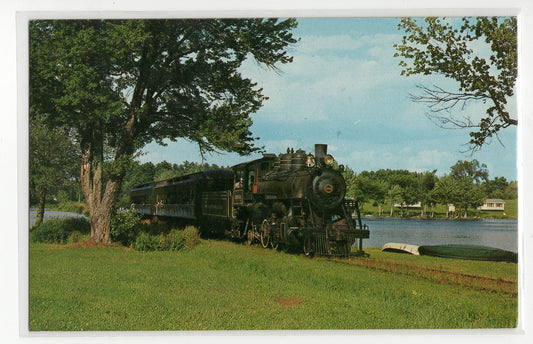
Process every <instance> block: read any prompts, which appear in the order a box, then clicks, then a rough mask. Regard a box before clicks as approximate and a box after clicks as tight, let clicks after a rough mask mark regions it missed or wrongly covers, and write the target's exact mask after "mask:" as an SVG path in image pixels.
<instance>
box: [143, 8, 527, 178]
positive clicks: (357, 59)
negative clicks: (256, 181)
mask: <svg viewBox="0 0 533 344" xmlns="http://www.w3.org/2000/svg"><path fill="white" fill-rule="evenodd" d="M398 21H399V19H398V18H305V19H301V18H300V19H298V23H299V25H298V28H297V29H296V30H295V31H294V34H295V36H296V37H300V41H299V42H298V43H297V44H296V45H295V46H293V47H291V49H290V53H291V54H292V55H293V56H294V62H293V63H291V64H287V65H280V66H279V67H280V70H281V71H280V72H279V73H276V72H273V71H272V70H268V69H265V68H261V67H259V66H258V65H257V64H256V63H255V62H254V61H253V60H252V61H249V62H247V63H246V64H245V65H243V67H242V68H241V71H242V73H243V74H244V75H246V76H248V77H250V78H251V79H252V80H254V81H256V82H257V83H258V85H259V87H262V88H263V92H264V94H265V95H266V96H268V97H269V98H270V99H269V100H267V101H265V102H264V105H263V107H262V108H261V109H260V110H259V111H258V112H257V113H256V114H254V115H253V116H252V118H253V120H254V124H253V126H252V128H251V129H252V133H253V135H254V137H260V140H259V141H258V142H257V146H264V147H265V150H266V151H267V152H272V153H280V152H283V151H285V150H286V149H287V147H292V148H294V149H298V148H302V149H304V150H306V151H312V150H313V147H314V144H315V143H326V144H328V145H329V153H331V154H333V155H334V157H335V158H336V160H337V161H338V162H339V163H342V164H344V165H347V166H349V167H350V168H352V169H353V170H355V171H356V172H361V171H364V170H367V171H371V170H378V169H382V168H383V169H386V168H390V169H407V170H410V171H427V170H434V169H436V170H437V175H443V174H445V173H448V172H449V170H450V166H452V165H454V164H455V163H456V162H457V161H458V160H472V159H477V160H478V161H479V162H481V163H484V164H486V165H487V166H488V169H489V174H490V178H494V177H499V176H503V177H505V178H507V180H517V163H516V161H517V149H516V145H517V144H516V139H517V137H516V135H517V131H516V128H515V127H511V128H508V129H505V130H504V131H502V132H501V133H500V140H501V141H502V142H503V144H504V146H502V145H501V144H500V143H499V142H497V141H496V140H494V142H492V144H490V145H487V146H485V147H483V148H482V150H480V151H477V152H475V153H474V154H473V155H472V154H471V153H470V152H467V153H464V151H465V150H466V146H465V144H466V143H467V141H468V138H469V136H468V131H467V130H445V129H442V128H439V127H437V126H436V125H435V124H433V123H432V122H431V121H430V120H429V119H428V118H427V117H426V116H425V113H426V108H425V106H424V105H423V104H417V103H413V102H412V101H410V100H409V93H416V92H417V90H416V85H417V84H424V85H427V86H431V85H433V84H437V85H439V86H444V87H445V88H447V89H450V90H454V87H455V84H454V82H451V81H449V80H444V79H442V78H438V77H427V76H411V77H403V76H401V75H400V71H401V69H400V67H399V66H398V62H399V58H395V57H394V52H395V50H394V48H393V44H394V43H398V42H400V39H401V37H402V33H401V32H400V31H398V30H397V23H398ZM476 49H478V50H479V54H480V55H481V56H483V54H484V53H486V49H487V48H486V47H484V46H482V45H479V46H478V47H476ZM510 103H511V106H510V109H511V110H512V111H516V99H514V98H513V99H511V101H510ZM484 112H485V109H484V107H483V105H482V104H473V105H471V106H470V107H469V108H467V109H466V111H465V112H464V113H461V112H455V113H454V115H455V116H457V117H461V116H462V115H463V114H469V115H472V116H473V117H474V118H476V116H480V115H483V114H484ZM514 117H515V118H516V116H514ZM143 151H144V152H145V155H143V156H142V157H140V159H139V160H140V161H141V162H147V161H151V162H153V163H157V162H159V161H162V160H166V161H168V162H171V163H181V162H183V161H185V160H188V161H197V162H199V161H201V158H200V154H199V151H198V149H197V148H196V146H195V145H194V144H191V143H188V142H186V141H183V140H179V141H178V142H176V143H169V144H168V146H158V145H157V144H155V143H153V144H149V145H147V146H146V147H145V148H144V149H143ZM257 157H259V155H253V156H248V157H240V156H239V155H238V154H231V153H224V154H213V155H208V156H207V157H206V162H209V163H216V164H218V165H223V166H228V165H233V164H237V163H240V162H243V161H247V160H251V159H254V158H257Z"/></svg>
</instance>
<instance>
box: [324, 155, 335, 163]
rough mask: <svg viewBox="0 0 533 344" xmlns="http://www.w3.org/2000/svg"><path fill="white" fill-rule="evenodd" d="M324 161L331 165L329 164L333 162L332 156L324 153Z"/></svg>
mask: <svg viewBox="0 0 533 344" xmlns="http://www.w3.org/2000/svg"><path fill="white" fill-rule="evenodd" d="M324 163H325V164H326V165H331V164H333V157H332V156H331V155H329V154H328V155H326V156H325V157H324Z"/></svg>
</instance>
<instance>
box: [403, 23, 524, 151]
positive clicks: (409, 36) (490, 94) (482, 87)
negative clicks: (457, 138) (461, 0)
mask: <svg viewBox="0 0 533 344" xmlns="http://www.w3.org/2000/svg"><path fill="white" fill-rule="evenodd" d="M453 21H454V19H453V18H452V19H448V18H436V17H428V18H425V22H424V23H421V24H419V23H417V20H416V19H414V18H402V20H401V22H400V24H399V25H398V29H399V30H401V31H404V32H405V35H404V36H403V39H402V42H401V43H399V44H395V45H394V47H395V48H396V50H397V53H396V54H395V56H397V57H402V58H403V59H402V60H401V61H400V63H399V65H400V66H401V67H402V68H403V70H402V72H401V74H402V75H405V76H410V75H416V74H420V75H431V74H435V75H442V76H444V77H446V78H449V79H452V80H455V81H457V83H458V91H448V90H444V89H442V88H440V87H438V86H434V87H433V88H429V87H425V86H420V88H421V89H422V92H423V95H422V96H412V97H411V98H412V100H414V101H418V102H423V103H426V104H428V106H429V111H430V114H429V117H430V118H432V119H433V120H434V121H435V123H436V124H437V125H439V126H442V127H445V128H457V127H460V128H472V129H473V131H471V132H470V145H471V148H472V149H478V148H480V147H481V146H482V145H483V144H485V143H486V142H487V141H488V140H489V139H490V138H492V137H493V136H496V137H497V133H498V131H499V130H500V129H503V128H507V127H509V126H510V125H516V124H518V121H517V120H516V119H515V118H516V115H515V114H511V113H509V110H507V103H508V98H509V97H511V96H513V94H514V85H515V82H516V76H517V63H518V58H517V56H518V55H517V18H516V17H507V18H504V17H500V18H498V17H491V18H489V17H477V18H472V17H465V18H462V25H460V26H459V24H454V23H453ZM483 44H485V45H486V46H487V48H488V49H487V50H489V49H490V54H489V56H479V55H476V53H477V52H479V51H480V49H476V50H475V49H473V47H474V46H476V45H477V46H478V47H479V46H480V45H483ZM475 52H476V53H475ZM470 102H483V103H489V104H490V106H489V107H488V108H487V110H486V116H485V117H483V118H481V120H479V123H475V122H473V121H472V120H471V119H470V118H469V117H468V116H467V117H466V119H457V118H454V117H453V116H451V115H450V116H447V115H446V114H449V113H450V112H451V110H452V109H453V108H454V107H456V106H457V107H459V108H463V109H464V108H465V107H466V106H467V105H468V104H469V103H470ZM443 114H444V115H443ZM513 117H515V118H513Z"/></svg>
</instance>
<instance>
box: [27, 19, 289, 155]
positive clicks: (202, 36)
mask: <svg viewBox="0 0 533 344" xmlns="http://www.w3.org/2000/svg"><path fill="white" fill-rule="evenodd" d="M295 26H296V21H295V20H293V19H287V20H284V21H278V20H277V19H223V20H214V19H205V20H196V19H188V20H65V21H60V20H56V21H46V20H45V21H33V22H31V23H30V61H31V63H30V68H31V81H30V82H31V97H32V102H31V103H32V106H33V108H34V109H37V108H38V109H39V111H41V112H46V113H49V114H51V116H50V118H49V120H50V121H52V122H55V123H58V124H63V125H66V126H70V127H74V128H76V129H77V131H78V134H79V135H80V137H81V140H80V141H82V143H83V141H91V142H93V144H94V143H95V142H97V141H102V142H104V143H106V144H107V145H109V146H110V147H114V148H115V149H119V147H120V146H121V145H122V146H124V145H125V144H131V145H132V146H131V147H124V148H123V149H124V150H127V151H131V149H132V148H133V149H138V148H140V147H142V146H143V145H145V144H146V143H149V142H151V141H152V140H155V141H157V142H159V143H163V140H164V139H170V140H175V139H176V138H179V137H182V138H186V139H188V140H190V141H193V142H196V143H198V145H199V147H200V149H201V151H202V152H205V151H213V150H215V149H221V150H227V151H236V152H238V153H241V154H248V153H250V152H253V151H255V150H257V149H258V148H255V147H253V141H254V140H255V138H253V137H252V136H251V132H250V131H249V127H250V125H251V124H252V121H251V119H250V118H249V115H250V114H251V113H253V112H255V111H257V110H258V109H259V107H260V106H261V104H262V102H263V101H264V100H265V99H266V97H265V96H264V95H262V93H261V89H260V88H257V85H256V84H255V83H254V82H252V81H251V80H250V79H248V78H245V77H243V76H242V75H241V74H240V73H239V71H238V68H239V67H240V66H241V64H242V62H243V61H244V60H245V59H246V58H248V57H251V56H253V58H255V60H256V61H257V62H258V63H260V64H262V65H265V66H267V67H269V68H276V64H277V63H287V62H290V61H292V58H291V57H290V56H288V55H287V52H286V48H287V46H288V45H290V44H292V43H295V42H296V40H295V39H294V38H293V37H292V34H291V33H290V30H291V29H292V28H294V27H295ZM130 140H131V142H130ZM126 148H128V149H126Z"/></svg>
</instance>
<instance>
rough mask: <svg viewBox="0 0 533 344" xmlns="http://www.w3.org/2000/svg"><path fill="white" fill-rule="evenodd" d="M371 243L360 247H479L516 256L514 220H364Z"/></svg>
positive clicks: (516, 244) (516, 230)
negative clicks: (442, 245)
mask: <svg viewBox="0 0 533 344" xmlns="http://www.w3.org/2000/svg"><path fill="white" fill-rule="evenodd" d="M363 223H364V224H366V225H368V227H369V229H370V239H365V240H363V247H381V246H383V244H386V243H388V242H396V243H404V244H413V245H440V244H464V245H482V246H489V247H495V248H501V249H504V250H508V251H513V252H518V220H516V219H505V220H502V219H480V220H446V219H428V220H426V219H398V218H373V217H365V218H363Z"/></svg>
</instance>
